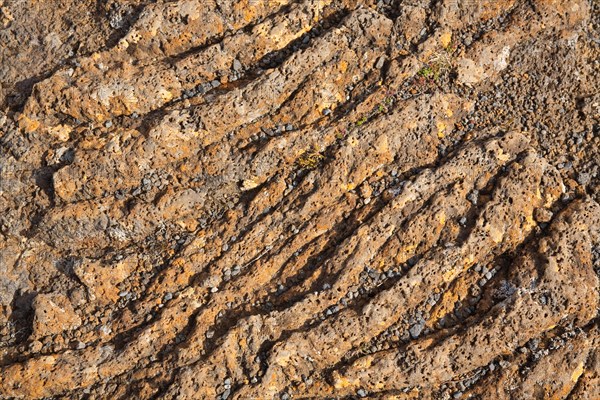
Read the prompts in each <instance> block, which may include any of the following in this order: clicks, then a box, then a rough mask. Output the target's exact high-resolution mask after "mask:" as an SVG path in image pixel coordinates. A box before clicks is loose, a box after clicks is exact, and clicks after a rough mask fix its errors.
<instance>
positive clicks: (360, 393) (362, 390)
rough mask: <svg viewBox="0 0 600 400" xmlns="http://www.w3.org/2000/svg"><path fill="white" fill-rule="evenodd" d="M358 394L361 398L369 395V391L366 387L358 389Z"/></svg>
mask: <svg viewBox="0 0 600 400" xmlns="http://www.w3.org/2000/svg"><path fill="white" fill-rule="evenodd" d="M356 394H357V395H358V397H361V398H364V397H367V391H366V390H365V389H358V391H357V392H356Z"/></svg>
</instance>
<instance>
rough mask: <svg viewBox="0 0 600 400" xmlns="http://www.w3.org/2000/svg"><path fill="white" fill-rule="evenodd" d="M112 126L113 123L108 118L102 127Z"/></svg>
mask: <svg viewBox="0 0 600 400" xmlns="http://www.w3.org/2000/svg"><path fill="white" fill-rule="evenodd" d="M112 126H113V123H112V121H111V120H108V121H106V122H105V123H104V127H105V128H107V129H109V128H112Z"/></svg>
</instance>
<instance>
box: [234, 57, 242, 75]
mask: <svg viewBox="0 0 600 400" xmlns="http://www.w3.org/2000/svg"><path fill="white" fill-rule="evenodd" d="M233 69H234V70H235V71H237V72H239V71H241V70H242V63H241V62H240V60H238V59H237V58H236V59H235V60H233Z"/></svg>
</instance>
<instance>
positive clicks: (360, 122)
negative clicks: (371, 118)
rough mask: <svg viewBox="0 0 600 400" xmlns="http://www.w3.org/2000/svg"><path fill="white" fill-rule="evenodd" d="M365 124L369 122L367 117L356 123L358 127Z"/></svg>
mask: <svg viewBox="0 0 600 400" xmlns="http://www.w3.org/2000/svg"><path fill="white" fill-rule="evenodd" d="M365 122H367V116H366V115H365V116H364V117H362V118H361V119H359V120H358V121H356V126H361V125H362V124H364V123H365Z"/></svg>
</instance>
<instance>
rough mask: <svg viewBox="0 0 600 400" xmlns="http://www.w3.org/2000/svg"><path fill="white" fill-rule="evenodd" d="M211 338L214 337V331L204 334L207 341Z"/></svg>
mask: <svg viewBox="0 0 600 400" xmlns="http://www.w3.org/2000/svg"><path fill="white" fill-rule="evenodd" d="M213 336H215V332H214V331H208V332H206V338H207V339H211V338H212V337H213Z"/></svg>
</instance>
